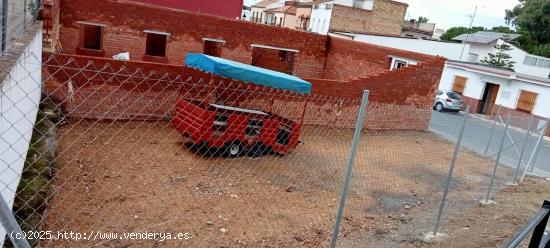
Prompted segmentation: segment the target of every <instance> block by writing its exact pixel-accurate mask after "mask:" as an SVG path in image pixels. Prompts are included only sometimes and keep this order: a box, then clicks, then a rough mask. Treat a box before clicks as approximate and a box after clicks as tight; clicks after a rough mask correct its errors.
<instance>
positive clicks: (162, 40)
mask: <svg viewBox="0 0 550 248" xmlns="http://www.w3.org/2000/svg"><path fill="white" fill-rule="evenodd" d="M166 38H167V35H165V34H156V33H147V42H146V48H145V54H146V55H149V56H157V57H164V56H166Z"/></svg>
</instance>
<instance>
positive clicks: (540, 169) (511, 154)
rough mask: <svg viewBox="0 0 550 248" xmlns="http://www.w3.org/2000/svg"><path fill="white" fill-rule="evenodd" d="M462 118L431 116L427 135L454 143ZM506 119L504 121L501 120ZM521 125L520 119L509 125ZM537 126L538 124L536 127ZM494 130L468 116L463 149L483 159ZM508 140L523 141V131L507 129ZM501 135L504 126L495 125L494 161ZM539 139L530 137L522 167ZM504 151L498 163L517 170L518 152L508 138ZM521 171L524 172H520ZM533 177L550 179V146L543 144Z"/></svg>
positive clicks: (491, 148) (519, 146)
mask: <svg viewBox="0 0 550 248" xmlns="http://www.w3.org/2000/svg"><path fill="white" fill-rule="evenodd" d="M462 117H463V115H462V114H450V113H438V112H435V111H434V112H433V113H432V117H431V120H430V127H429V129H430V131H432V132H434V133H436V134H438V135H440V136H442V137H443V138H445V139H447V140H450V141H452V142H456V140H457V138H458V134H459V131H460V125H461V123H462V122H461V121H462ZM503 118H505V117H503ZM518 121H521V120H519V119H513V120H512V122H518ZM538 124H539V123H537V125H538ZM492 129H493V122H492V120H486V119H483V118H482V117H479V116H476V115H471V117H470V118H469V119H468V122H467V124H466V128H465V132H464V137H463V140H462V145H463V147H465V148H467V149H469V150H471V151H473V152H476V153H478V154H480V155H485V150H486V147H487V144H488V141H489V137H490V136H491V131H492ZM509 133H510V136H511V138H512V139H513V140H514V141H517V140H520V139H521V138H523V137H525V130H522V129H520V128H517V127H511V128H510V129H509ZM503 134H504V126H503V125H497V128H496V129H495V132H494V135H493V139H492V141H491V143H490V145H489V150H488V153H487V154H488V155H489V156H492V155H493V157H492V158H493V159H495V158H496V153H497V152H498V148H499V145H500V141H501V138H502V137H503ZM537 139H538V136H536V135H531V136H530V137H529V138H528V143H527V147H526V149H525V155H524V159H523V161H524V163H525V164H526V163H527V161H528V160H529V157H530V156H531V154H532V152H533V149H534V147H535V144H536V142H537ZM522 146H523V141H520V142H518V144H516V148H517V150H518V151H519V152H520V153H521V150H522ZM504 148H505V149H503V152H502V155H501V162H502V163H503V164H506V165H508V166H512V167H514V168H515V167H516V166H517V163H518V158H519V156H518V152H516V150H515V149H514V147H513V146H512V142H511V141H510V139H509V138H508V137H506V139H505V143H504ZM522 171H523V170H522ZM533 172H534V173H535V174H536V175H540V176H544V177H549V176H550V143H549V142H548V141H544V142H543V145H542V146H541V149H540V151H539V154H538V158H537V159H536V166H535V170H534V171H533Z"/></svg>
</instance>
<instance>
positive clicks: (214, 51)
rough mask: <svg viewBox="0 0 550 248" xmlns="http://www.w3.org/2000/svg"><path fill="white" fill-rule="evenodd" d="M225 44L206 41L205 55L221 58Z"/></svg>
mask: <svg viewBox="0 0 550 248" xmlns="http://www.w3.org/2000/svg"><path fill="white" fill-rule="evenodd" d="M222 48H223V42H220V41H213V40H204V48H203V53H204V54H206V55H210V56H214V57H221V56H222Z"/></svg>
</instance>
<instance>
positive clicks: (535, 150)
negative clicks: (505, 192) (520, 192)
mask: <svg viewBox="0 0 550 248" xmlns="http://www.w3.org/2000/svg"><path fill="white" fill-rule="evenodd" d="M548 122H550V118H546V122H545V123H544V127H543V128H542V130H541V133H540V135H539V138H538V140H537V143H536V144H535V148H533V152H532V153H531V156H530V157H529V160H528V161H527V165H526V166H525V170H524V171H523V174H522V175H521V178H520V179H519V181H520V182H523V178H525V175H526V174H527V171H530V172H532V171H533V169H534V168H535V162H536V157H537V156H538V153H539V149H540V146H541V143H542V140H543V139H544V134H546V131H548V130H547V129H548ZM531 163H532V164H533V166H531Z"/></svg>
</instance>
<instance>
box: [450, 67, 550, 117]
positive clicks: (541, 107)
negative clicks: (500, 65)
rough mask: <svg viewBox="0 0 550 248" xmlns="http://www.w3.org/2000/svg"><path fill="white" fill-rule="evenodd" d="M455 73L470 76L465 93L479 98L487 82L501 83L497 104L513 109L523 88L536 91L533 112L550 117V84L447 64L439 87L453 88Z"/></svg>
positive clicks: (481, 96)
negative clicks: (535, 82)
mask: <svg viewBox="0 0 550 248" xmlns="http://www.w3.org/2000/svg"><path fill="white" fill-rule="evenodd" d="M455 75H458V76H462V77H466V78H468V80H467V81H466V87H465V88H464V94H463V95H464V96H467V97H470V98H474V99H478V100H481V99H482V98H483V92H484V91H485V84H486V83H487V82H488V83H493V84H498V85H500V88H499V91H498V94H497V99H496V104H500V105H502V106H504V107H507V108H511V109H515V108H516V105H517V100H518V97H519V95H520V91H521V90H527V91H531V92H536V93H538V96H537V99H536V101H535V106H534V109H533V112H532V114H534V115H538V116H542V117H550V85H539V84H534V83H529V82H524V81H520V80H516V79H513V80H510V79H506V78H501V77H495V76H490V75H484V74H482V73H477V72H472V71H466V70H463V69H458V68H453V67H449V66H447V65H446V66H445V69H444V70H443V74H442V76H441V81H440V83H439V89H440V90H443V91H448V90H451V89H452V84H453V81H454V77H455Z"/></svg>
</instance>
